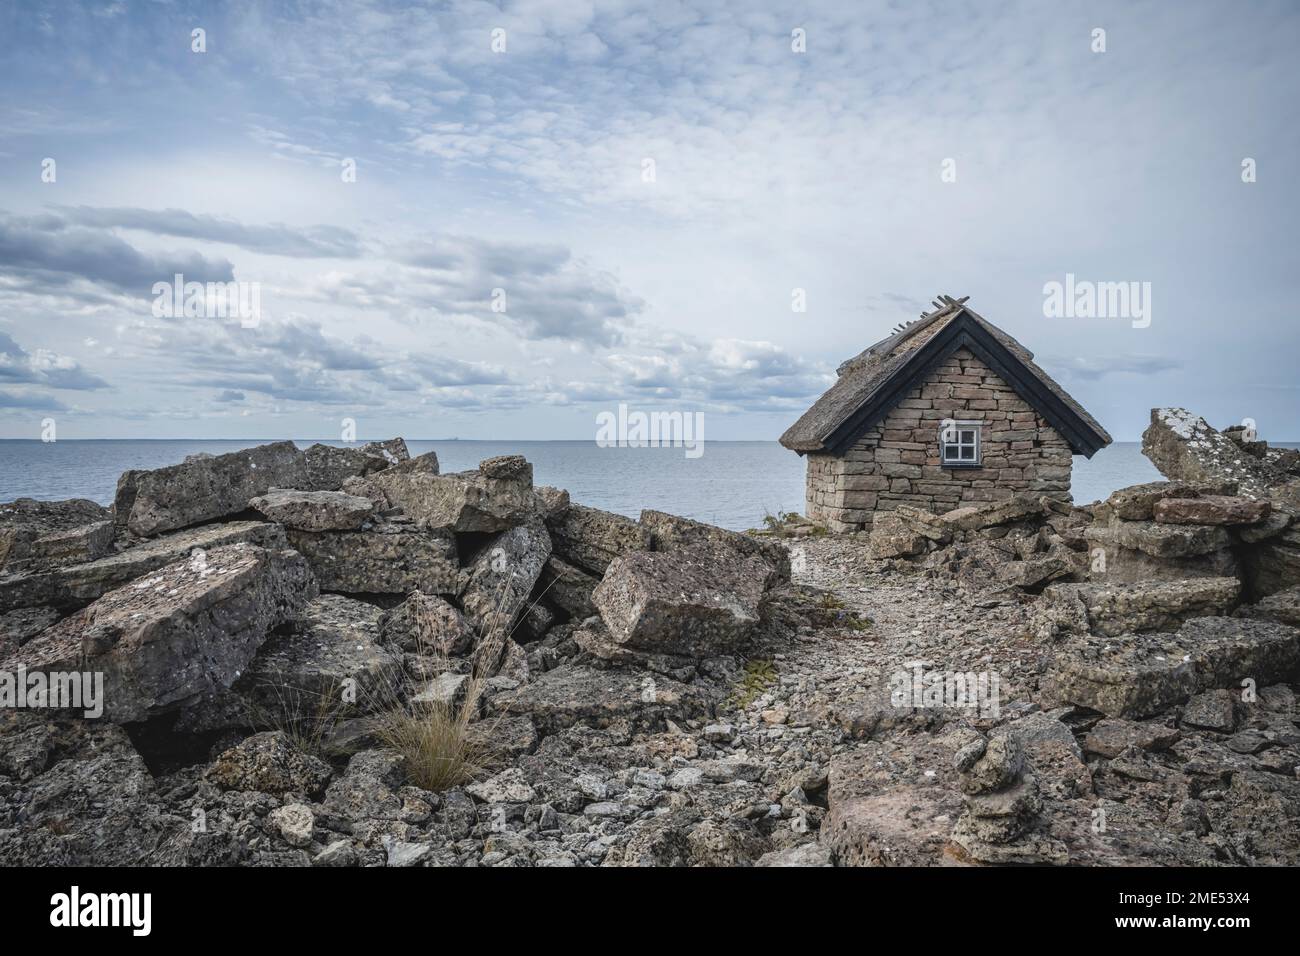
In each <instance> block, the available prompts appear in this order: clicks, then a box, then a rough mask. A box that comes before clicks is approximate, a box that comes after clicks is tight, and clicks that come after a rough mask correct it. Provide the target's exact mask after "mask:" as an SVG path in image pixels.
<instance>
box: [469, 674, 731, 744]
mask: <svg viewBox="0 0 1300 956" xmlns="http://www.w3.org/2000/svg"><path fill="white" fill-rule="evenodd" d="M714 703H715V701H714V700H713V698H712V696H711V695H710V694H709V693H708V692H706V691H705V690H703V689H702V688H699V687H696V686H694V685H692V684H682V683H679V682H677V681H674V680H669V679H668V678H666V677H662V676H660V675H657V674H656V675H649V674H645V673H639V672H636V671H626V670H595V669H593V668H587V667H580V666H576V665H572V664H564V665H561V666H560V667H556V668H554V669H552V670H549V671H546V672H545V673H543V674H541V675H539V676H538V677H537V678H536V679H535V680H533V681H531V682H530V683H527V684H524V685H522V686H521V687H518V688H516V689H514V690H511V691H506V692H504V693H501V694H497V695H495V696H493V697H491V698H489V700H488V704H487V706H488V710H489V711H490V712H491V713H492V714H498V715H505V716H510V717H530V718H532V721H533V723H534V724H535V725H536V727H537V729H538V730H539V731H540V732H541V733H542V734H544V735H546V734H554V733H558V732H559V731H561V730H563V729H564V728H565V727H572V726H574V725H575V724H586V725H588V726H592V727H598V728H599V727H608V726H609V725H610V724H611V723H613V722H615V721H620V720H626V721H628V722H629V723H630V724H631V725H633V726H634V727H637V728H643V729H656V730H657V729H662V727H663V722H664V720H665V719H671V720H675V721H683V720H689V719H692V718H696V717H706V716H709V714H710V713H711V709H712V707H713V705H714Z"/></svg>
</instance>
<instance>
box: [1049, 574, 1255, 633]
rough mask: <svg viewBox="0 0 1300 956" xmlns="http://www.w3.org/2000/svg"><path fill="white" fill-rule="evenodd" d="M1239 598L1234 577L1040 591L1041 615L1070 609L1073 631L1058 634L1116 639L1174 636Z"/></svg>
mask: <svg viewBox="0 0 1300 956" xmlns="http://www.w3.org/2000/svg"><path fill="white" fill-rule="evenodd" d="M1240 594H1241V583H1240V582H1239V581H1238V580H1237V579H1236V578H1231V577H1228V578H1192V579H1189V580H1184V581H1145V582H1139V583H1133V584H1054V585H1051V586H1050V587H1048V588H1047V590H1046V591H1044V592H1043V600H1042V602H1041V608H1040V609H1036V610H1037V611H1038V612H1039V614H1040V616H1041V615H1042V614H1044V613H1047V614H1058V619H1059V620H1060V621H1061V622H1062V624H1064V618H1063V617H1060V616H1059V615H1063V614H1066V613H1068V612H1070V611H1071V610H1073V612H1074V615H1075V620H1074V621H1073V622H1072V624H1073V626H1069V625H1065V626H1062V627H1060V628H1058V633H1060V634H1071V633H1073V634H1088V633H1092V634H1100V635H1108V636H1118V635H1121V634H1128V633H1136V632H1141V631H1175V630H1177V629H1178V628H1179V627H1181V626H1182V624H1183V622H1184V621H1187V620H1190V619H1191V618H1194V617H1216V616H1221V615H1224V614H1227V613H1228V612H1229V611H1231V610H1232V608H1233V607H1234V606H1235V604H1236V602H1237V600H1238V598H1239V597H1240Z"/></svg>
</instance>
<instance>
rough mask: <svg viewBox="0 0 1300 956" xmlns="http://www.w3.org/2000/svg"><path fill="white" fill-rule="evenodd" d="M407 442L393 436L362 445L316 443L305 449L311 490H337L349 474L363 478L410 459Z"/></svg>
mask: <svg viewBox="0 0 1300 956" xmlns="http://www.w3.org/2000/svg"><path fill="white" fill-rule="evenodd" d="M410 457H411V456H410V453H409V452H408V451H407V450H406V442H405V441H403V440H402V439H400V438H391V439H389V440H387V441H382V442H370V443H368V444H366V445H362V446H361V447H360V448H350V447H344V448H340V447H338V446H336V445H322V444H319V443H318V444H315V445H311V446H310V447H308V448H307V450H306V451H305V452H303V458H304V459H305V460H306V465H307V485H306V487H307V488H308V489H310V490H312V491H338V490H339V489H341V488H342V487H343V483H344V482H345V481H347V480H348V479H349V478H364V477H365V476H366V475H370V474H373V473H375V472H377V471H383V470H384V469H385V468H388V467H389V466H391V465H397V464H400V463H401V462H404V461H407V460H409V459H410Z"/></svg>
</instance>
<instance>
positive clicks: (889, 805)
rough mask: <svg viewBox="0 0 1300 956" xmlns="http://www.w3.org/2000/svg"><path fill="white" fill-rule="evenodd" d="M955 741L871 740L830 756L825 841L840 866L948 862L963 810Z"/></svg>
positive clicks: (925, 736)
mask: <svg viewBox="0 0 1300 956" xmlns="http://www.w3.org/2000/svg"><path fill="white" fill-rule="evenodd" d="M952 764H953V749H952V744H951V742H950V741H948V740H947V739H945V738H938V737H933V736H931V735H929V734H921V735H917V737H916V743H915V746H910V747H907V748H902V749H900V748H897V747H891V746H890V745H889V743H887V742H884V741H876V740H870V741H866V742H864V743H862V744H861V745H859V746H857V747H854V748H851V749H849V750H847V751H844V752H842V753H838V754H836V755H835V756H834V757H832V758H831V762H830V769H829V784H830V785H829V788H828V790H827V802H828V804H829V810H828V812H827V815H826V821H825V823H823V824H822V830H821V832H822V842H823V843H824V845H825V846H826V847H827V849H829V850H830V851H831V853H832V854H833V855H834V857H835V861H836V863H837V864H838V865H840V866H933V865H935V864H938V863H942V862H943V861H944V848H945V846H946V845H947V843H948V837H949V834H950V833H951V832H952V827H953V823H954V821H955V820H956V819H957V816H958V814H959V813H960V812H961V809H962V801H961V795H960V792H959V791H958V788H957V786H956V780H955V776H956V775H955V774H954V773H953V771H952Z"/></svg>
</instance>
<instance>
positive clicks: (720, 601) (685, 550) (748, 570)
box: [592, 544, 776, 658]
mask: <svg viewBox="0 0 1300 956" xmlns="http://www.w3.org/2000/svg"><path fill="white" fill-rule="evenodd" d="M775 576H776V575H775V572H774V571H773V570H772V568H771V565H769V564H768V563H767V562H766V561H765V560H764V559H762V558H759V557H756V556H751V557H743V556H741V555H739V554H737V553H736V552H735V551H732V550H730V549H725V548H720V547H717V546H715V545H708V544H697V545H692V546H690V547H682V548H679V549H678V550H675V551H670V552H634V553H631V554H626V555H623V556H622V557H619V558H616V559H614V561H613V562H612V563H611V564H610V566H609V570H608V571H606V573H605V577H604V578H603V579H602V580H601V582H600V584H599V585H597V586H596V589H595V591H594V592H592V601H593V602H594V603H595V605H596V607H597V609H598V610H599V611H600V615H601V618H602V619H603V620H604V622H605V625H606V627H608V628H609V634H610V637H611V638H612V639H613V640H614V641H615V642H616V643H618V644H625V645H627V646H629V647H633V648H637V649H641V650H647V651H655V652H658V653H665V654H680V655H684V656H689V657H696V658H703V657H713V656H716V655H719V654H725V653H728V652H730V651H733V650H735V649H736V648H737V647H739V646H740V645H742V644H743V643H744V641H745V639H746V638H747V637H748V636H749V634H750V633H751V632H752V631H753V629H754V627H755V626H756V625H757V624H758V622H759V611H760V608H759V605H760V602H761V601H762V598H763V593H764V591H765V590H766V589H767V587H768V585H769V584H771V583H772V581H773V579H774V578H775Z"/></svg>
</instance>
